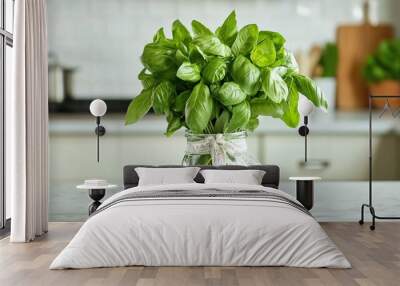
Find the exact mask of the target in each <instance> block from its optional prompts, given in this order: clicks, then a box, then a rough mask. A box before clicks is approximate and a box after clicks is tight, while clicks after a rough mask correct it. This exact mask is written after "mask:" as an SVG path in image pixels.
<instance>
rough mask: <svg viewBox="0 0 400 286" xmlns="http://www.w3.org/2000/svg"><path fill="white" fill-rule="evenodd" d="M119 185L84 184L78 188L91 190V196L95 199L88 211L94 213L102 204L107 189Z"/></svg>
mask: <svg viewBox="0 0 400 286" xmlns="http://www.w3.org/2000/svg"><path fill="white" fill-rule="evenodd" d="M115 187H117V185H99V186H95V185H90V184H83V185H79V186H76V188H77V189H85V190H89V197H90V198H91V199H92V200H93V202H92V203H91V204H90V205H89V207H88V211H89V215H91V214H92V213H94V212H95V211H96V210H97V208H98V207H99V206H100V205H101V201H100V200H101V199H102V198H104V196H105V194H106V189H111V188H115Z"/></svg>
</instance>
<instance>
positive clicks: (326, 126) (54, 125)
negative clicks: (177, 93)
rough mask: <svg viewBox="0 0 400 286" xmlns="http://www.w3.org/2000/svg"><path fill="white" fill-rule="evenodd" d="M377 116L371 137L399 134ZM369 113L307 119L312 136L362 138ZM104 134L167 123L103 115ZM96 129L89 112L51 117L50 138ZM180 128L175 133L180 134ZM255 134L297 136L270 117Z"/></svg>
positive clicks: (160, 128) (155, 129) (158, 128)
mask: <svg viewBox="0 0 400 286" xmlns="http://www.w3.org/2000/svg"><path fill="white" fill-rule="evenodd" d="M378 114H379V113H374V114H373V117H374V121H373V131H374V134H378V135H379V134H400V125H399V124H398V122H397V120H396V119H393V118H391V117H383V118H381V119H379V118H378ZM368 115H369V114H368V112H367V111H362V112H335V113H323V112H316V113H313V114H312V115H311V117H310V120H309V127H310V129H311V132H312V133H313V134H337V135H346V134H351V135H357V134H360V135H365V134H368ZM102 125H104V127H106V130H107V134H115V135H118V134H121V135H130V134H145V135H152V134H154V135H160V134H163V133H164V132H165V129H166V126H167V124H166V120H165V118H164V117H163V116H156V115H147V116H146V117H145V118H144V119H142V120H140V121H139V122H137V123H136V124H133V125H129V126H125V125H124V117H123V115H122V114H121V115H115V114H111V115H106V116H105V117H104V118H103V119H102ZM94 128H95V119H94V117H93V116H91V115H90V114H89V112H88V114H87V115H62V114H52V115H50V124H49V131H50V135H56V134H69V133H70V134H87V135H88V134H90V135H91V134H92V131H93V130H94ZM183 132H184V131H183V129H182V130H180V131H178V134H181V135H182V134H183ZM254 134H255V135H266V134H288V135H290V134H297V129H296V128H294V129H292V128H288V127H287V126H285V124H284V123H283V122H281V121H280V120H277V119H274V118H270V117H260V125H259V127H258V128H257V130H256V131H255V132H254Z"/></svg>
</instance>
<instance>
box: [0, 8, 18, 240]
mask: <svg viewBox="0 0 400 286" xmlns="http://www.w3.org/2000/svg"><path fill="white" fill-rule="evenodd" d="M0 1H1V3H0V5H1V21H0V64H1V65H0V236H2V235H4V234H5V233H7V232H9V230H10V219H7V217H6V214H7V213H6V188H5V128H6V125H5V101H6V84H7V83H6V60H7V54H6V47H7V46H9V47H11V48H12V47H13V38H14V37H13V32H9V31H7V29H6V21H7V17H12V18H13V21H14V7H15V0H8V1H12V15H7V11H6V1H7V0H0ZM13 30H14V24H13Z"/></svg>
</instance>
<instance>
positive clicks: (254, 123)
mask: <svg viewBox="0 0 400 286" xmlns="http://www.w3.org/2000/svg"><path fill="white" fill-rule="evenodd" d="M259 124H260V121H259V120H258V118H257V117H251V118H250V120H249V123H247V126H246V129H247V130H250V131H254V130H256V128H257V127H258V125H259Z"/></svg>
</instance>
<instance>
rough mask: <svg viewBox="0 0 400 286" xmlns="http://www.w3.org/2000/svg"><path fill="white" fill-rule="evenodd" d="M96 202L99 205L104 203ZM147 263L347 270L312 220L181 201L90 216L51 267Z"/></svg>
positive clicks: (256, 203) (283, 211) (250, 203)
mask: <svg viewBox="0 0 400 286" xmlns="http://www.w3.org/2000/svg"><path fill="white" fill-rule="evenodd" d="M207 188H210V189H219V190H265V191H270V192H271V191H272V192H275V193H276V194H280V195H282V196H285V197H287V198H289V199H291V200H294V201H295V199H294V198H293V197H292V196H290V195H288V194H286V193H284V192H282V191H279V190H276V189H272V188H266V187H262V186H254V185H239V184H234V185H232V184H207V185H206V184H179V185H165V186H142V187H135V188H132V189H128V190H125V191H122V192H120V193H117V194H115V195H114V196H112V197H110V198H109V199H107V200H106V201H105V202H104V203H103V204H102V206H104V205H107V203H109V202H111V201H113V200H115V199H116V198H118V197H120V196H123V195H126V194H129V193H130V192H143V191H155V190H158V191H162V190H204V189H207ZM102 206H100V208H101V207H102ZM128 265H145V266H195V265H197V266H206V265H207V266H211V265H213V266H293V267H332V268H349V267H351V266H350V263H349V262H348V261H347V259H346V258H345V257H344V255H343V254H342V252H341V251H340V250H339V249H338V248H337V247H336V245H335V244H334V243H333V242H332V241H331V239H330V238H329V237H328V236H327V234H326V233H325V231H324V230H323V229H322V228H321V226H320V225H319V224H318V222H316V221H315V219H314V218H313V217H311V216H309V215H307V214H306V213H303V212H301V211H300V210H298V209H296V208H294V207H292V206H290V205H285V204H281V203H277V202H271V201H265V200H262V199H254V198H253V199H232V198H206V199H205V198H201V199H199V198H186V199H184V200H180V199H150V200H140V201H125V202H121V203H118V204H116V205H113V206H111V207H109V208H107V209H104V210H103V211H102V212H99V213H98V214H96V215H94V216H93V217H91V218H89V219H88V220H87V221H86V222H85V223H84V225H83V226H82V227H81V229H80V230H79V232H78V233H77V234H76V235H75V237H74V238H73V239H72V241H71V242H70V243H69V244H68V246H67V247H65V249H64V250H63V251H62V252H61V253H60V254H59V255H58V257H57V258H56V259H55V260H54V261H53V263H52V264H51V266H50V269H63V268H91V267H113V266H128Z"/></svg>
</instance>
